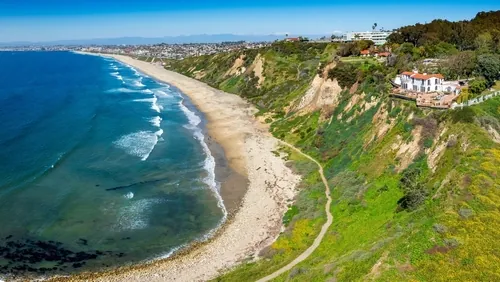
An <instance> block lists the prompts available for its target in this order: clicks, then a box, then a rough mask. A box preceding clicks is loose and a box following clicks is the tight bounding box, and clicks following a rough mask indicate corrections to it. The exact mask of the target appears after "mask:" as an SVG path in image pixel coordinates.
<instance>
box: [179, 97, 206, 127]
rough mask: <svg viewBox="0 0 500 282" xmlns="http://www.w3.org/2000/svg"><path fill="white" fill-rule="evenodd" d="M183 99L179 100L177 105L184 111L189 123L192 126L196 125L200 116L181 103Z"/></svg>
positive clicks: (199, 120)
mask: <svg viewBox="0 0 500 282" xmlns="http://www.w3.org/2000/svg"><path fill="white" fill-rule="evenodd" d="M183 101H184V100H180V101H179V107H180V108H181V110H182V111H183V112H184V115H186V117H187V118H188V120H189V124H190V125H191V126H192V127H195V126H198V124H200V123H201V118H200V117H199V116H197V115H196V114H195V113H194V112H192V111H190V110H189V109H188V108H187V107H186V106H185V105H184V103H183ZM190 129H193V128H190Z"/></svg>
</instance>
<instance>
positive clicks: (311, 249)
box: [257, 140, 333, 282]
mask: <svg viewBox="0 0 500 282" xmlns="http://www.w3.org/2000/svg"><path fill="white" fill-rule="evenodd" d="M280 143H282V144H283V145H286V146H287V147H290V148H291V149H293V150H294V151H296V152H297V153H299V154H301V155H302V156H304V157H306V158H308V159H309V160H311V161H313V162H314V163H315V164H316V165H317V166H318V168H319V169H318V172H319V174H320V175H321V180H322V181H323V184H324V185H325V195H326V198H327V199H328V200H327V201H326V205H325V212H326V216H327V220H326V222H325V224H323V226H322V227H321V232H319V234H318V237H316V239H314V242H313V244H312V245H311V246H310V247H309V248H307V250H305V251H304V252H303V253H302V254H300V255H299V256H298V257H297V258H295V259H294V260H293V261H292V262H290V263H289V264H287V265H285V266H283V267H282V268H280V269H279V270H277V271H275V272H273V273H271V274H269V275H268V276H266V277H264V278H261V279H259V280H257V282H265V281H270V280H272V279H274V278H276V277H278V276H280V275H281V274H283V273H285V272H287V271H289V270H291V269H292V268H293V267H294V266H296V265H297V264H299V263H300V262H302V261H304V260H305V259H307V258H308V257H309V256H310V255H311V254H312V253H313V252H314V250H316V248H318V246H319V244H321V241H322V240H323V237H325V234H326V231H327V230H328V228H330V226H331V225H332V222H333V216H332V213H331V212H330V206H331V204H332V197H331V196H330V187H329V186H328V181H327V180H326V177H325V175H324V174H323V167H322V166H321V164H320V163H319V162H318V161H316V160H315V159H313V158H312V157H311V156H309V155H307V154H305V153H302V151H301V150H299V149H298V148H296V147H295V146H293V145H291V144H289V143H287V142H285V141H281V140H280Z"/></svg>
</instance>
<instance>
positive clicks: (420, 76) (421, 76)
mask: <svg viewBox="0 0 500 282" xmlns="http://www.w3.org/2000/svg"><path fill="white" fill-rule="evenodd" d="M402 75H408V76H410V77H411V78H416V79H422V80H427V79H429V78H440V79H444V76H443V75H442V74H440V73H435V74H432V73H431V74H423V73H414V72H411V71H405V72H403V73H402Z"/></svg>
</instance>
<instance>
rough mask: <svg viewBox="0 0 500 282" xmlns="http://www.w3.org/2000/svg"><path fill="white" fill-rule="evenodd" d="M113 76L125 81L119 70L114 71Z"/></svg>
mask: <svg viewBox="0 0 500 282" xmlns="http://www.w3.org/2000/svg"><path fill="white" fill-rule="evenodd" d="M110 74H111V75H112V76H114V77H116V79H118V80H121V81H122V82H123V77H122V76H121V75H120V73H119V72H112V73H110Z"/></svg>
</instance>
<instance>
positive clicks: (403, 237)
mask: <svg viewBox="0 0 500 282" xmlns="http://www.w3.org/2000/svg"><path fill="white" fill-rule="evenodd" d="M337 48H338V46H337V45H334V44H323V43H321V44H308V43H285V42H279V43H275V44H273V45H272V46H270V47H265V48H261V49H255V50H242V51H237V52H230V53H222V54H217V55H210V56H200V57H192V58H186V59H184V60H179V61H174V60H172V61H168V62H166V66H165V67H166V68H167V69H170V70H173V71H176V72H179V73H182V74H184V75H187V76H190V77H193V78H195V79H198V80H200V81H203V82H205V83H207V84H209V85H211V86H212V87H215V88H218V89H221V90H224V91H226V92H230V93H234V94H237V95H239V96H241V97H243V98H245V99H246V100H247V101H249V102H251V103H253V104H254V105H255V106H256V107H257V108H258V109H259V112H258V113H256V114H255V116H256V117H257V118H259V119H260V120H261V121H263V122H265V123H267V124H269V126H270V131H271V132H272V134H273V135H274V136H276V137H277V138H279V139H282V140H284V141H286V142H288V143H291V144H294V145H295V146H297V147H298V148H300V149H301V150H302V151H303V152H306V153H307V154H308V155H310V156H312V157H314V158H315V159H316V160H318V161H319V162H320V163H321V165H322V166H323V168H324V172H325V176H326V177H327V179H328V182H329V184H330V186H331V188H332V189H333V191H332V193H331V195H332V198H333V204H332V206H331V212H332V214H333V217H334V219H333V224H332V226H331V227H330V228H329V230H328V232H327V234H326V236H325V237H324V239H323V240H322V242H321V244H320V245H319V248H318V249H317V250H316V251H315V252H314V253H313V254H312V255H311V256H310V257H309V258H308V259H306V260H305V261H303V262H302V263H300V264H299V265H297V266H295V267H294V268H293V269H292V270H291V271H288V272H286V273H284V274H282V275H281V276H279V277H278V281H285V280H286V281H353V280H385V281H400V280H401V281H403V280H405V281H406V280H415V279H416V280H435V278H436V277H439V279H441V280H453V279H464V280H475V279H478V278H481V279H485V280H495V278H496V279H498V276H497V275H498V265H500V262H499V261H498V257H497V256H496V255H495V253H494V250H496V249H498V247H499V246H498V243H497V240H496V238H497V237H498V232H497V231H496V230H497V229H498V226H499V224H500V220H499V219H500V216H499V214H498V208H499V201H498V199H499V197H500V192H499V191H500V190H498V187H499V186H500V182H499V177H498V175H499V173H500V169H499V168H500V145H499V143H498V140H497V135H498V130H500V127H499V118H500V115H499V111H500V98H499V97H496V98H492V99H490V100H488V101H486V102H484V103H482V104H479V105H475V106H472V107H466V108H463V109H457V110H447V111H436V110H431V109H425V108H417V107H416V105H415V104H414V103H413V102H411V101H404V100H398V99H394V98H391V97H390V96H389V91H390V88H391V85H390V84H389V82H388V79H387V78H388V77H390V75H391V74H390V73H389V72H388V71H387V69H386V68H385V65H384V62H381V61H378V60H375V59H371V58H366V59H357V60H345V59H343V58H342V59H340V58H338V57H336V54H337ZM283 151H285V152H287V153H288V157H287V158H288V159H290V160H293V161H294V169H295V170H296V171H297V172H299V173H301V174H302V175H303V180H302V183H301V185H300V193H299V195H298V196H297V198H296V200H295V202H294V204H293V205H291V206H290V207H289V210H288V212H287V213H286V214H285V216H284V218H283V223H284V225H285V226H286V229H285V231H284V232H282V233H281V235H280V237H279V238H278V239H277V240H276V241H275V242H274V243H273V244H272V245H270V246H268V247H267V248H265V249H263V250H262V251H261V252H260V254H259V255H258V256H257V257H249V258H248V261H249V262H248V263H243V264H242V265H241V266H239V267H236V268H235V269H232V271H229V272H227V273H225V274H223V275H222V276H220V277H219V278H217V279H216V281H250V280H255V279H256V278H259V277H264V276H265V275H267V274H270V273H273V272H274V271H276V270H278V269H280V268H281V267H282V266H284V265H286V264H287V263H289V262H290V261H292V260H293V259H294V258H295V257H297V256H298V255H299V254H301V253H302V252H303V251H304V250H305V249H306V248H307V247H308V246H310V245H311V244H312V242H313V240H314V238H315V237H316V234H318V233H319V230H320V228H321V226H322V224H323V223H324V222H325V220H326V214H325V212H324V210H322V209H323V207H324V204H325V202H326V199H325V197H324V194H323V191H324V186H323V185H322V183H321V179H320V177H319V174H318V172H317V171H316V170H315V167H314V164H311V162H308V161H307V160H305V159H304V158H301V157H300V156H299V155H298V154H296V153H294V152H293V151H292V150H289V149H286V148H283Z"/></svg>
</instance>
